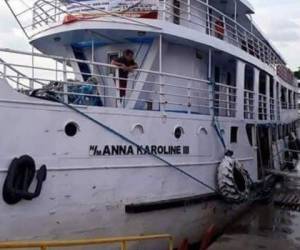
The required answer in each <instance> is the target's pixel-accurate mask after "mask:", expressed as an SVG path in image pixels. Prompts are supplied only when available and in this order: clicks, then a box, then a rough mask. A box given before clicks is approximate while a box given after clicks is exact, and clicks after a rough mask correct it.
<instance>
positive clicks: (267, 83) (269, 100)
mask: <svg viewBox="0 0 300 250" xmlns="http://www.w3.org/2000/svg"><path fill="white" fill-rule="evenodd" d="M270 94H271V93H270V76H269V75H266V105H267V107H266V109H267V110H266V111H267V114H266V117H267V120H271V108H270V105H271V98H270Z"/></svg>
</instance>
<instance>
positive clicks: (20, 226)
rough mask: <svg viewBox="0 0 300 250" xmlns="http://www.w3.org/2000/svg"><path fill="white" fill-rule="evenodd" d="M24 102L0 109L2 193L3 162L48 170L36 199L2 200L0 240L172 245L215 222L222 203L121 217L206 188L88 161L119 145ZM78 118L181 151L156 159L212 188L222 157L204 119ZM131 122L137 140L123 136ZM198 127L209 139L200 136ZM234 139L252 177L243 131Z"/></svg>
mask: <svg viewBox="0 0 300 250" xmlns="http://www.w3.org/2000/svg"><path fill="white" fill-rule="evenodd" d="M20 97H21V96H20V95H19V94H16V96H15V98H20ZM22 98H25V99H23V100H18V101H11V102H6V101H1V103H0V118H1V121H2V124H1V133H2V136H1V143H0V155H1V167H0V168H1V169H0V170H1V175H0V176H1V179H0V185H1V186H2V185H3V182H4V179H5V177H6V173H7V169H8V166H9V164H10V161H11V160H12V159H13V158H14V157H19V156H21V155H24V154H28V155H30V156H32V157H33V158H34V159H35V160H36V162H37V167H39V166H41V165H42V164H46V166H47V168H48V177H47V180H46V181H45V183H44V186H43V189H42V193H41V195H40V197H38V198H36V199H34V200H32V201H21V202H20V203H18V204H16V205H13V206H9V205H7V204H5V202H4V201H3V200H1V201H0V221H1V224H2V225H7V226H5V227H0V239H1V240H17V239H54V238H55V239H57V238H85V237H103V236H114V235H132V234H150V233H170V234H172V235H174V236H175V237H176V239H177V240H180V239H182V238H184V237H188V238H189V239H191V241H198V240H199V239H200V235H201V233H202V232H203V230H205V229H206V228H207V227H208V226H209V225H210V224H213V223H216V221H218V219H217V215H218V216H223V215H224V204H217V203H216V202H209V203H208V202H205V203H203V204H200V205H194V206H188V207H183V208H174V209H167V210H160V211H155V212H149V213H140V214H126V212H125V205H127V204H138V203H145V202H152V201H161V200H168V199H174V198H184V197H190V196H194V195H201V194H207V193H210V192H211V190H209V189H207V188H205V187H204V186H203V185H201V184H199V183H197V182H195V181H194V180H191V179H190V178H188V177H187V176H185V175H182V174H181V173H179V172H178V171H176V170H175V169H173V168H171V167H167V166H165V165H164V164H163V163H161V162H159V160H157V159H154V158H153V157H151V156H149V155H129V156H125V155H121V156H91V155H90V154H89V147H90V145H99V147H102V146H104V145H118V144H121V145H123V144H126V143H124V142H123V141H122V140H121V139H119V138H117V137H116V136H115V135H113V134H111V133H109V132H107V131H105V130H104V129H103V128H100V127H98V126H97V125H95V124H93V123H91V121H88V120H87V119H85V118H83V117H81V116H80V115H78V114H76V113H74V112H72V111H70V110H67V109H66V108H64V107H62V106H61V105H58V104H55V103H54V104H53V103H48V102H46V103H45V102H44V101H40V100H39V99H33V98H26V97H23V96H22ZM34 102H35V103H34ZM20 107H22V109H20ZM96 110H97V111H96ZM99 110H100V111H99ZM85 112H87V113H88V114H89V115H91V116H93V117H94V118H96V119H97V120H99V121H101V122H103V123H105V124H106V125H108V126H111V127H113V128H114V129H115V130H117V131H120V132H121V133H122V134H124V135H126V136H127V137H129V138H130V139H132V140H134V141H137V142H138V143H139V144H141V145H181V146H184V145H189V146H190V153H189V154H188V155H182V154H181V155H168V156H167V155H162V156H161V157H163V158H164V159H166V160H168V161H170V162H171V163H173V164H175V165H176V166H178V167H181V168H182V169H184V170H185V171H187V172H188V173H190V174H192V175H193V176H195V177H197V178H199V179H200V180H202V181H203V182H204V183H206V184H208V185H209V186H212V187H213V188H215V172H216V166H217V165H218V162H219V161H220V160H221V159H222V157H223V153H224V150H223V148H222V146H221V144H220V141H219V139H218V137H217V136H216V134H215V131H214V130H213V128H212V126H211V120H209V119H210V118H209V119H208V118H207V117H206V119H204V117H203V116H192V115H191V117H190V119H183V118H182V117H184V116H182V114H170V115H168V116H166V117H161V114H157V113H155V112H149V113H147V112H139V111H129V110H118V111H114V110H113V109H111V110H110V109H99V108H97V109H95V108H87V109H85ZM199 117H200V118H199ZM69 121H75V122H76V123H77V124H78V125H79V127H80V130H79V132H78V135H76V136H75V137H73V138H70V137H68V136H66V135H65V134H64V126H65V124H66V123H67V122H69ZM136 123H139V124H142V125H143V127H144V131H145V133H144V134H141V135H136V134H134V133H132V132H131V129H132V127H133V125H134V124H136ZM33 124H34V126H33ZM178 124H179V125H181V126H182V127H183V128H184V131H185V132H184V135H183V137H182V138H181V139H180V140H177V139H175V138H174V134H173V130H174V127H175V126H176V125H178ZM237 124H238V123H237ZM229 125H230V123H229V122H228V121H226V120H225V121H224V122H223V123H222V127H224V129H225V138H226V141H228V139H229V138H228V137H229V136H228V135H227V136H226V133H227V132H226V131H228V130H229ZM201 128H205V129H206V131H207V134H201V133H200V134H199V129H200V130H201ZM12 131H13V133H12ZM240 136H241V138H243V139H241V144H239V145H232V148H233V149H234V150H235V151H236V156H237V158H240V160H241V161H243V162H244V164H245V166H246V167H247V169H248V170H249V172H250V173H251V175H252V177H253V178H256V168H255V160H254V158H253V155H251V154H253V151H252V150H251V146H250V145H249V143H248V140H247V138H246V132H245V126H243V125H242V124H241V126H240ZM34 138H35V139H34ZM33 186H34V185H33Z"/></svg>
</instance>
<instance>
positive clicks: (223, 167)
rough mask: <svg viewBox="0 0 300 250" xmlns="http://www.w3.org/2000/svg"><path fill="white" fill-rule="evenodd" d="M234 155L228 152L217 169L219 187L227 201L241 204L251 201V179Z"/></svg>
mask: <svg viewBox="0 0 300 250" xmlns="http://www.w3.org/2000/svg"><path fill="white" fill-rule="evenodd" d="M232 155H233V153H232V152H230V151H229V152H227V153H226V154H225V157H224V159H223V160H222V162H221V163H220V165H219V167H218V169H217V186H218V190H219V192H220V194H221V195H222V197H223V198H224V199H225V200H226V201H228V202H235V203H241V202H244V201H247V200H248V199H249V195H250V185H251V179H250V176H249V174H248V172H247V171H246V170H245V169H244V168H243V165H242V164H241V163H240V162H239V161H237V160H236V159H234V158H233V157H232Z"/></svg>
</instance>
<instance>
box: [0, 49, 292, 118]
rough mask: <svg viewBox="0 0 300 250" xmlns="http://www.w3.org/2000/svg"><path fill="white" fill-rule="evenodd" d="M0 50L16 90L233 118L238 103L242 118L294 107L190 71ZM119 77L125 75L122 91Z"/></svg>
mask: <svg viewBox="0 0 300 250" xmlns="http://www.w3.org/2000/svg"><path fill="white" fill-rule="evenodd" d="M0 53H1V55H2V54H3V55H6V58H7V59H8V61H5V60H2V59H0V77H1V78H5V79H6V80H7V81H8V82H9V83H10V84H11V85H12V86H13V87H14V88H15V89H16V90H17V91H19V92H23V93H26V94H29V93H30V92H32V91H33V90H37V91H35V94H42V95H43V93H49V92H51V94H55V96H56V98H58V99H60V100H61V101H64V102H67V103H69V104H74V105H84V106H105V107H113V108H126V109H138V110H152V111H163V112H180V113H188V114H201V115H213V114H214V115H216V116H224V117H236V118H241V117H237V111H239V110H240V109H242V111H243V113H244V118H245V119H257V118H258V119H259V120H263V121H269V120H275V119H277V120H278V119H280V113H281V109H295V108H296V106H295V103H293V100H292V99H291V100H289V101H288V102H280V100H279V99H278V98H276V99H275V98H274V97H272V96H268V95H267V94H261V93H260V94H258V93H255V92H254V91H253V90H247V89H245V90H242V91H243V92H242V93H244V94H242V96H238V93H240V90H239V89H238V88H237V87H236V86H234V85H228V84H225V83H219V82H217V83H212V82H211V81H208V80H205V79H199V78H197V77H192V76H185V75H178V74H174V73H169V72H157V71H152V70H144V69H137V70H135V72H134V73H133V74H130V75H129V77H128V78H127V79H125V78H121V77H119V75H118V73H119V68H118V67H116V66H114V65H111V64H105V63H99V62H93V61H84V60H78V59H71V58H63V57H57V56H47V55H43V54H38V53H33V54H32V53H27V52H21V51H15V50H8V49H1V48H0ZM14 58H15V59H16V60H13V59H14ZM10 60H12V61H14V62H12V61H10ZM79 63H80V64H86V66H87V68H89V69H91V72H86V73H83V72H79V71H76V70H74V68H78V67H74V65H75V64H77V65H78V64H79ZM121 80H127V88H126V95H125V96H123V97H121V96H120V89H121V87H120V81H121ZM290 91H291V90H290ZM238 104H242V105H243V106H241V107H238V106H237V105H238Z"/></svg>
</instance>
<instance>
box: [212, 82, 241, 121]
mask: <svg viewBox="0 0 300 250" xmlns="http://www.w3.org/2000/svg"><path fill="white" fill-rule="evenodd" d="M236 91H237V89H236V87H234V86H229V85H225V84H222V83H216V84H215V89H214V109H215V115H217V116H226V117H235V115H236V99H237V96H236Z"/></svg>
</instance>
